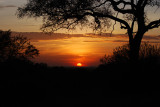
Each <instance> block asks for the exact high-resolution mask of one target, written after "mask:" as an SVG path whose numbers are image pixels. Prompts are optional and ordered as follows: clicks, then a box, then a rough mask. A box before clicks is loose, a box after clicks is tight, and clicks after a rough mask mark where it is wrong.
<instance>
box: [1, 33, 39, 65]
mask: <svg viewBox="0 0 160 107" xmlns="http://www.w3.org/2000/svg"><path fill="white" fill-rule="evenodd" d="M37 55H39V50H38V49H36V47H35V46H33V45H31V44H30V42H29V40H28V39H27V38H26V37H23V36H22V35H18V36H11V31H0V62H5V61H8V60H12V59H19V60H20V59H21V60H28V59H29V58H34V57H36V56H37Z"/></svg>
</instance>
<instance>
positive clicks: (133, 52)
mask: <svg viewBox="0 0 160 107" xmlns="http://www.w3.org/2000/svg"><path fill="white" fill-rule="evenodd" d="M143 35H144V33H142V32H141V33H137V34H136V35H135V37H134V39H132V40H130V41H129V48H130V52H129V57H130V61H131V63H133V64H136V63H138V60H139V50H140V45H141V41H142V37H143Z"/></svg>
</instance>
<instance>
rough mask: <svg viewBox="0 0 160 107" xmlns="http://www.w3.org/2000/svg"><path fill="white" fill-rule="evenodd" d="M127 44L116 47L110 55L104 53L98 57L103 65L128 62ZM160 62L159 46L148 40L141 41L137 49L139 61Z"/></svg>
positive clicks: (146, 62)
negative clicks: (101, 56) (138, 49)
mask: <svg viewBox="0 0 160 107" xmlns="http://www.w3.org/2000/svg"><path fill="white" fill-rule="evenodd" d="M129 61H130V58H129V45H124V46H120V47H117V48H115V49H114V50H113V54H112V55H105V56H104V57H103V58H101V59H100V62H101V63H102V64H103V65H106V64H126V63H129ZM159 62H160V46H159V45H158V44H156V45H152V44H149V43H148V42H145V43H142V45H141V47H140V51H139V63H143V64H151V63H152V64H158V63H159Z"/></svg>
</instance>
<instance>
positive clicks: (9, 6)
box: [0, 5, 17, 9]
mask: <svg viewBox="0 0 160 107" xmlns="http://www.w3.org/2000/svg"><path fill="white" fill-rule="evenodd" d="M14 7H17V6H15V5H6V6H2V5H0V9H3V8H14Z"/></svg>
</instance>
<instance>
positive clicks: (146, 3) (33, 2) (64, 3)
mask: <svg viewBox="0 0 160 107" xmlns="http://www.w3.org/2000/svg"><path fill="white" fill-rule="evenodd" d="M147 7H152V8H154V7H157V8H159V7H160V1H159V0H28V3H27V4H26V5H24V6H23V7H20V8H18V17H19V18H23V17H24V16H29V17H35V18H36V17H43V19H44V24H43V26H42V28H41V29H42V30H43V31H47V30H51V31H56V30H59V29H63V28H65V29H74V28H76V26H78V25H82V26H89V27H92V28H93V29H95V30H98V29H100V30H103V29H106V27H110V22H111V21H110V20H109V19H111V20H113V21H115V22H118V23H120V27H121V29H126V31H127V34H128V37H129V48H130V52H129V53H130V54H129V57H130V59H131V60H132V61H134V62H135V61H137V60H138V57H139V49H140V44H141V40H142V38H143V36H144V34H145V33H146V32H147V31H149V30H151V29H154V28H158V27H159V26H160V19H157V20H153V21H151V20H149V19H148V18H149V17H148V15H149V14H147Z"/></svg>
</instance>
